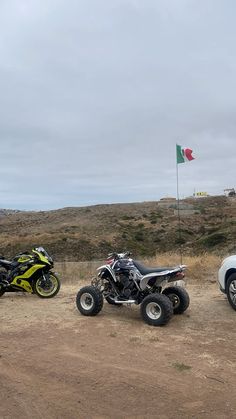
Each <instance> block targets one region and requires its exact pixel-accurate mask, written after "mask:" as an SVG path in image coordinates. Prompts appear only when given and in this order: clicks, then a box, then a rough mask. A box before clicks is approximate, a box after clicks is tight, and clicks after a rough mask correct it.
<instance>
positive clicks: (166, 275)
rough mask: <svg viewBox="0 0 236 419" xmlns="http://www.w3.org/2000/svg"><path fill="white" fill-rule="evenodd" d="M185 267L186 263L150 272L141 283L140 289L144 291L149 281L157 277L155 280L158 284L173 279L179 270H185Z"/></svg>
mask: <svg viewBox="0 0 236 419" xmlns="http://www.w3.org/2000/svg"><path fill="white" fill-rule="evenodd" d="M184 268H185V267H184V265H182V266H178V267H176V268H173V269H170V270H166V271H161V272H152V273H150V274H147V275H144V276H143V277H142V279H141V281H140V284H139V286H140V289H141V290H142V291H143V290H145V288H146V287H147V285H148V283H149V281H150V280H151V279H153V278H156V282H155V285H156V286H159V285H160V284H161V283H162V282H169V281H173V280H174V277H175V274H177V273H178V272H181V271H182V270H184Z"/></svg>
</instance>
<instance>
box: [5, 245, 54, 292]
mask: <svg viewBox="0 0 236 419" xmlns="http://www.w3.org/2000/svg"><path fill="white" fill-rule="evenodd" d="M52 268H53V259H52V258H51V256H50V255H49V254H48V253H47V252H46V250H45V249H44V248H43V247H35V248H34V249H32V252H25V253H20V254H18V255H17V256H15V257H14V259H13V260H11V261H9V260H6V259H5V258H4V257H0V297H1V296H2V295H3V294H4V293H5V292H17V291H25V292H29V293H31V294H37V295H38V296H39V297H41V298H52V297H54V296H55V295H56V294H57V293H58V292H59V290H60V280H59V278H58V276H57V275H56V274H55V273H54V272H53V271H51V269H52Z"/></svg>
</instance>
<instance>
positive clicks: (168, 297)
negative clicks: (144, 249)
mask: <svg viewBox="0 0 236 419" xmlns="http://www.w3.org/2000/svg"><path fill="white" fill-rule="evenodd" d="M185 269H186V265H179V266H174V267H154V268H149V267H146V266H144V265H143V264H141V263H140V262H139V261H137V260H134V259H132V258H131V253H130V252H124V253H110V254H109V255H108V259H107V260H106V263H105V265H102V266H100V267H99V268H97V276H96V277H95V278H93V279H92V281H91V285H89V286H85V287H83V288H81V289H80V290H79V291H78V293H77V296H76V305H77V308H78V310H79V311H80V313H81V314H83V315H84V316H95V315H97V314H98V313H99V312H100V311H101V310H102V307H103V301H104V298H105V300H106V301H107V302H108V303H109V304H112V305H114V306H119V307H121V306H122V305H124V304H137V305H140V311H141V316H142V319H143V320H144V322H146V323H147V324H149V325H152V326H161V325H164V324H166V323H168V322H169V320H170V319H171V317H172V315H173V314H182V313H183V312H184V311H185V310H186V309H187V308H188V306H189V301H190V300H189V295H188V293H187V291H186V290H185V288H183V287H182V286H179V285H178V284H177V282H178V281H179V280H182V279H183V278H184V276H185V274H184V271H185Z"/></svg>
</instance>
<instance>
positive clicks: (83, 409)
mask: <svg viewBox="0 0 236 419" xmlns="http://www.w3.org/2000/svg"><path fill="white" fill-rule="evenodd" d="M80 285H81V284H80ZM187 289H188V292H189V293H190V297H191V305H190V308H189V309H188V311H187V312H186V313H185V314H184V315H181V316H174V317H173V319H172V320H171V321H170V323H169V324H168V325H167V326H165V327H162V328H154V327H151V326H148V325H146V324H145V323H143V321H142V320H141V318H140V313H139V308H138V307H131V308H128V307H123V308H118V307H113V306H109V305H108V304H107V303H104V308H103V311H102V312H101V313H100V314H99V315H98V316H97V317H95V318H86V317H83V316H81V315H80V314H79V312H78V311H77V309H76V307H75V295H76V292H77V290H78V286H63V287H62V289H61V292H60V294H59V295H58V296H57V297H55V298H54V299H52V300H41V299H39V298H37V297H36V296H33V295H24V294H6V295H4V296H3V297H2V298H1V300H0V316H1V328H0V349H1V351H0V418H1V419H12V418H18V419H23V418H24V419H26V418H30V419H41V418H44V419H49V418H50V419H56V418H58V419H59V418H66V419H74V418H86V419H87V418H88V419H89V418H96V419H100V418H113V419H115V418H136V419H137V418H138V419H141V418H159V419H165V418H173V419H176V418H197V419H201V418H222V419H223V418H233V417H235V410H236V327H235V324H236V323H235V322H236V312H234V311H233V310H232V309H231V308H230V306H229V304H228V303H227V301H226V299H225V297H224V295H223V294H221V293H220V292H219V291H218V288H217V286H216V284H212V285H207V286H194V285H189V286H187Z"/></svg>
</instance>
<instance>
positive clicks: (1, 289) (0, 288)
mask: <svg viewBox="0 0 236 419" xmlns="http://www.w3.org/2000/svg"><path fill="white" fill-rule="evenodd" d="M3 294H5V291H4V289H3V288H2V287H1V285H0V297H2V296H3Z"/></svg>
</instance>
